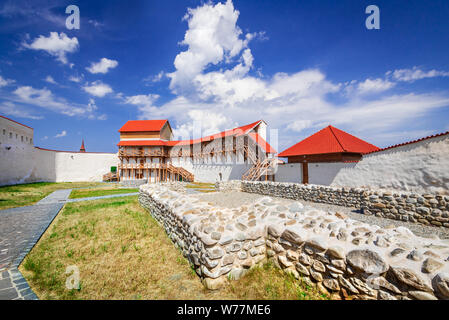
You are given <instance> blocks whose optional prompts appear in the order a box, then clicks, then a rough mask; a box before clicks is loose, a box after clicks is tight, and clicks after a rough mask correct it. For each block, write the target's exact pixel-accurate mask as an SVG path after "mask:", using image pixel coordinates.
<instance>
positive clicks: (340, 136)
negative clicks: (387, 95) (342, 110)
mask: <svg viewBox="0 0 449 320" xmlns="http://www.w3.org/2000/svg"><path fill="white" fill-rule="evenodd" d="M376 150H379V148H378V147H376V146H375V145H372V144H370V143H368V142H366V141H363V140H361V139H359V138H357V137H354V136H353V135H351V134H349V133H347V132H344V131H342V130H340V129H337V128H335V127H332V126H327V127H326V128H324V129H321V130H320V131H318V132H316V133H314V134H313V135H311V136H310V137H308V138H306V139H304V140H302V141H300V142H298V143H297V144H295V145H294V146H292V147H290V148H288V149H286V150H284V151H282V152H281V153H280V154H279V157H291V156H299V155H310V154H326V153H339V152H354V153H362V154H365V153H369V152H372V151H376Z"/></svg>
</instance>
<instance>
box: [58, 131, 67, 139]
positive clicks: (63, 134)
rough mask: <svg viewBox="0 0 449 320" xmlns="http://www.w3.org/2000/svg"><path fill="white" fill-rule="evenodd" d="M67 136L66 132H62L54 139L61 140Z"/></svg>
mask: <svg viewBox="0 0 449 320" xmlns="http://www.w3.org/2000/svg"><path fill="white" fill-rule="evenodd" d="M66 135H67V131H65V130H62V131H61V132H60V133H58V134H56V135H55V138H62V137H65V136H66Z"/></svg>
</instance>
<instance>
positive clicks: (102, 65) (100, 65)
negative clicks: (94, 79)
mask: <svg viewBox="0 0 449 320" xmlns="http://www.w3.org/2000/svg"><path fill="white" fill-rule="evenodd" d="M117 66H118V61H116V60H111V59H108V58H101V60H100V61H99V62H97V63H94V62H92V63H91V65H90V67H88V68H86V70H87V71H89V72H90V73H103V74H104V73H107V72H108V71H109V69H114V68H115V67H117Z"/></svg>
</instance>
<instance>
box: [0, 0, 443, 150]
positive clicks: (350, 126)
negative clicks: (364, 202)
mask: <svg viewBox="0 0 449 320" xmlns="http://www.w3.org/2000/svg"><path fill="white" fill-rule="evenodd" d="M70 4H74V5H77V6H78V7H79V9H80V16H81V27H80V29H79V30H68V29H67V28H66V26H65V20H66V17H67V16H68V15H67V14H66V13H65V8H66V7H67V6H68V5H70ZM370 4H375V5H377V6H378V7H379V8H380V30H368V29H367V28H366V27H365V19H366V18H367V16H368V14H366V13H365V8H366V7H367V6H368V5H370ZM448 16H449V2H448V1H443V0H441V1H439V0H433V1H400V0H396V1H377V0H376V1H362V0H360V1H359V0H340V1H335V0H329V1H328V0H319V1H318V0H315V1H312V0H308V1H298V0H296V1H267V0H254V1H251V0H245V1H243V0H242V1H238V0H234V1H227V2H226V1H222V2H219V1H211V2H204V1H193V0H191V1H179V0H166V1H133V2H132V4H131V2H129V1H113V0H112V1H111V0H110V1H59V2H58V4H57V5H55V4H54V2H50V1H39V0H38V1H17V0H16V1H2V2H1V3H0V114H2V115H5V116H7V117H11V118H13V119H14V120H17V121H19V122H22V123H24V124H27V125H29V126H32V127H33V128H34V129H35V144H36V145H37V146H41V147H45V148H53V149H63V150H77V149H78V148H79V145H80V143H81V139H82V138H84V140H85V144H86V148H87V150H88V151H106V152H115V151H116V150H117V147H116V143H117V142H118V140H119V135H118V132H117V130H118V129H119V128H120V127H121V126H122V125H123V123H124V122H125V121H127V120H130V119H169V120H170V122H171V124H172V127H173V128H174V129H175V134H176V135H177V136H179V137H180V138H187V137H189V136H190V135H192V132H193V131H194V130H193V128H194V126H198V125H199V124H201V126H202V130H203V134H209V133H214V132H217V131H221V130H225V129H229V128H232V127H234V126H237V125H244V124H247V123H250V122H254V121H256V120H259V119H264V120H265V121H266V122H267V123H268V125H269V128H270V129H278V136H279V142H278V143H277V144H276V143H275V144H274V146H275V147H276V148H277V149H278V150H279V151H281V150H283V149H285V148H287V147H289V146H291V145H292V144H294V143H296V142H298V141H299V140H301V139H303V138H304V137H306V136H308V135H309V134H311V133H313V132H315V131H318V130H319V129H321V128H323V127H324V126H326V125H328V124H332V125H334V126H336V127H338V128H340V129H342V130H346V131H348V132H349V133H352V134H354V135H356V136H359V137H361V138H363V139H366V140H367V141H369V142H371V143H374V144H376V145H378V146H380V147H384V146H388V145H391V144H396V143H400V142H404V141H407V140H411V139H415V138H420V137H423V136H427V135H430V134H435V133H439V132H443V131H447V130H449V123H448V119H449V91H448V88H449V59H448V53H449V20H448V19H447V17H448Z"/></svg>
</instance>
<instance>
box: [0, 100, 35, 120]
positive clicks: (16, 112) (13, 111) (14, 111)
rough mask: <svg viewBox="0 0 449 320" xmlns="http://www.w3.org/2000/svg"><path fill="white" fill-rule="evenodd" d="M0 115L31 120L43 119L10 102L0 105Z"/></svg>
mask: <svg viewBox="0 0 449 320" xmlns="http://www.w3.org/2000/svg"><path fill="white" fill-rule="evenodd" d="M0 113H3V114H6V115H8V116H13V117H18V118H24V119H33V120H40V119H43V117H42V116H39V115H36V114H33V113H32V112H30V110H28V109H27V108H24V107H23V106H19V105H17V104H14V103H12V102H10V101H4V102H2V103H1V104H0Z"/></svg>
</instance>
